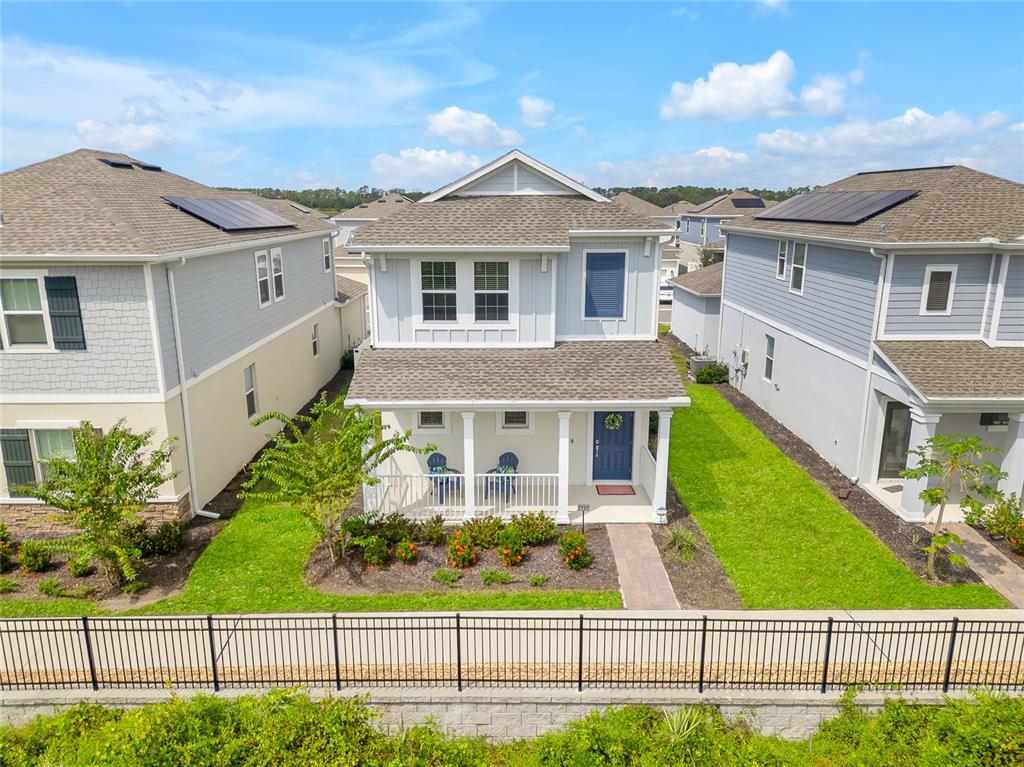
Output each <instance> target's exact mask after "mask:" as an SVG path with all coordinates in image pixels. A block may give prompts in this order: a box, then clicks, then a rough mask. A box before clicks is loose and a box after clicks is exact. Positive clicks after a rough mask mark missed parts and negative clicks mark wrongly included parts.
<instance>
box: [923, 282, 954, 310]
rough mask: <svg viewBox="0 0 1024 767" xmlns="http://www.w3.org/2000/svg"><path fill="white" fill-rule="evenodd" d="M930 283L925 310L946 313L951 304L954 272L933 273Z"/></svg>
mask: <svg viewBox="0 0 1024 767" xmlns="http://www.w3.org/2000/svg"><path fill="white" fill-rule="evenodd" d="M930 277H931V279H930V280H929V281H928V300H927V302H926V303H925V306H924V308H925V309H926V310H927V311H929V312H944V311H946V304H948V303H949V288H950V286H951V285H952V283H953V273H952V272H932V273H931V275H930Z"/></svg>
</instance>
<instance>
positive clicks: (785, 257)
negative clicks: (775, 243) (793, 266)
mask: <svg viewBox="0 0 1024 767" xmlns="http://www.w3.org/2000/svg"><path fill="white" fill-rule="evenodd" d="M788 262H789V240H779V251H778V253H777V254H776V256H775V279H777V280H782V281H783V282H785V281H786V272H787V271H788V270H787V268H786V267H787V264H788ZM780 266H781V267H782V271H781V272H780V271H779V267H780Z"/></svg>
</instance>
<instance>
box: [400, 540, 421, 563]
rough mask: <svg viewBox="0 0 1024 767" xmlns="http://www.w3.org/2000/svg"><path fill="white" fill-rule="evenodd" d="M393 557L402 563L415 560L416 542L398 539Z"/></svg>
mask: <svg viewBox="0 0 1024 767" xmlns="http://www.w3.org/2000/svg"><path fill="white" fill-rule="evenodd" d="M395 559H397V560H398V561H399V562H401V563H402V564H403V565H411V564H412V563H413V562H415V561H416V544H415V543H413V542H412V541H399V542H398V543H397V544H395Z"/></svg>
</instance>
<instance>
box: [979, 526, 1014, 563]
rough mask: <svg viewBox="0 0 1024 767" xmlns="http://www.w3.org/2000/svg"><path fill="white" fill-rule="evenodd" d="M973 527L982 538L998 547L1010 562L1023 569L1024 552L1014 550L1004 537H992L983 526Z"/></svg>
mask: <svg viewBox="0 0 1024 767" xmlns="http://www.w3.org/2000/svg"><path fill="white" fill-rule="evenodd" d="M974 529H975V530H977V531H978V533H979V535H981V537H982V538H984V539H985V540H986V541H988V542H989V543H991V544H992V545H993V546H995V547H996V548H997V549H999V551H1000V552H1001V553H1002V554H1003V556H1005V557H1006V558H1007V559H1009V560H1010V561H1011V562H1013V563H1014V564H1015V565H1017V567H1019V568H1021V569H1022V570H1024V554H1019V553H1018V552H1016V551H1014V548H1013V546H1011V545H1010V542H1009V541H1008V540H1006V539H1005V538H993V537H992V536H991V535H989V534H988V533H987V532H985V528H984V527H975V528H974Z"/></svg>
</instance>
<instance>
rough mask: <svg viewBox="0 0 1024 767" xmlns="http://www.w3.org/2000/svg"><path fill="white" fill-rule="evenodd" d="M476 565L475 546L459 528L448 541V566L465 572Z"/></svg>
mask: <svg viewBox="0 0 1024 767" xmlns="http://www.w3.org/2000/svg"><path fill="white" fill-rule="evenodd" d="M475 564H476V546H474V545H473V541H472V540H471V539H470V537H469V535H467V534H466V533H465V532H464V531H463V530H462V529H461V528H460V529H458V530H456V531H455V532H454V533H453V534H452V537H451V538H449V539H448V566H449V567H458V568H459V569H460V570H465V569H466V568H467V567H472V566H473V565H475Z"/></svg>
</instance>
